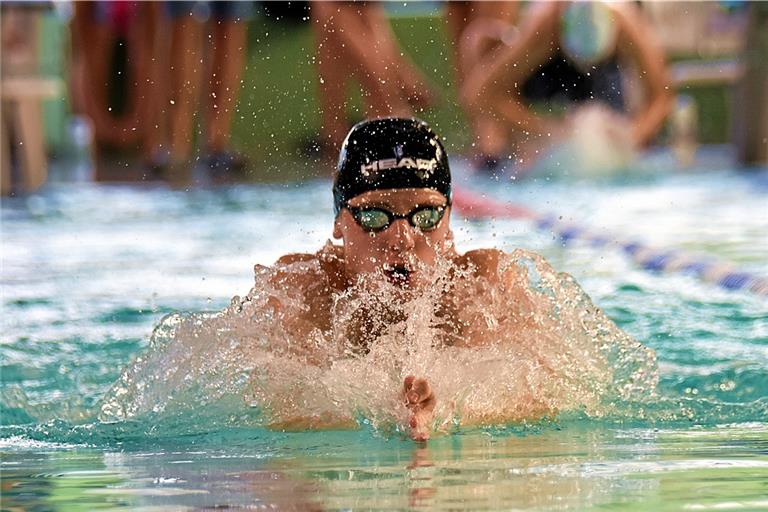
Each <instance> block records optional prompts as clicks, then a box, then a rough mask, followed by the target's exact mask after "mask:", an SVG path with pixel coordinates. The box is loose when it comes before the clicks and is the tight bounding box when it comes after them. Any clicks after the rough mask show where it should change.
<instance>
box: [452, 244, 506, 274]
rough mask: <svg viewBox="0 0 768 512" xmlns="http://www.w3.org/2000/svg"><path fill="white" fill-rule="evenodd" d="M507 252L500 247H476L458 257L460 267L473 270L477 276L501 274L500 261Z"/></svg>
mask: <svg viewBox="0 0 768 512" xmlns="http://www.w3.org/2000/svg"><path fill="white" fill-rule="evenodd" d="M506 257H507V253H505V252H504V251H500V250H499V249H474V250H471V251H467V252H465V253H464V254H462V255H461V256H459V257H458V259H457V261H456V263H457V264H458V266H459V267H460V268H465V269H468V270H471V271H472V273H473V274H474V275H475V276H477V277H488V278H491V277H496V276H498V275H499V263H501V261H502V260H503V259H505V258H506Z"/></svg>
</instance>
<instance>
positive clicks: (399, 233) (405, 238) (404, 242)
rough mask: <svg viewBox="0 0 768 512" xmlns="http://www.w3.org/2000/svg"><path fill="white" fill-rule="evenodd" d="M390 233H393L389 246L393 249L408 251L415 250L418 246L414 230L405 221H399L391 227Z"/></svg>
mask: <svg viewBox="0 0 768 512" xmlns="http://www.w3.org/2000/svg"><path fill="white" fill-rule="evenodd" d="M389 231H391V232H392V234H391V236H392V238H391V239H390V242H389V245H390V247H392V248H393V249H398V250H401V251H402V250H406V249H413V248H414V247H415V246H416V240H415V239H414V233H413V228H412V227H411V225H410V224H408V221H407V220H405V219H397V220H396V221H394V222H393V223H392V225H391V226H390V227H389Z"/></svg>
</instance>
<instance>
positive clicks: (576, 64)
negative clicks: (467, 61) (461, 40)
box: [461, 2, 671, 170]
mask: <svg viewBox="0 0 768 512" xmlns="http://www.w3.org/2000/svg"><path fill="white" fill-rule="evenodd" d="M478 30H480V29H478ZM487 32H488V33H489V34H493V33H494V32H497V29H495V28H494V27H493V26H489V27H488V28H487ZM630 69H632V70H634V73H632V72H630V71H629V70H630ZM461 97H462V99H463V101H464V104H465V108H466V109H467V110H468V111H469V112H472V117H475V118H482V117H490V118H493V119H495V120H497V121H500V122H503V123H504V125H505V126H506V130H504V132H503V133H502V132H501V131H497V132H494V133H493V134H492V135H494V136H495V137H491V136H485V137H481V138H479V139H478V142H479V144H480V146H479V148H478V149H479V152H480V154H481V155H482V156H483V159H482V161H483V162H491V163H492V162H494V161H496V160H498V159H500V158H501V155H499V151H500V148H504V147H507V148H509V152H510V154H514V155H515V160H516V163H517V164H518V168H519V169H521V170H523V169H526V168H529V167H530V166H531V165H532V164H533V163H534V162H535V161H536V160H537V159H539V158H540V157H541V156H542V155H544V154H546V153H547V152H549V150H550V148H551V147H552V146H553V145H555V144H558V145H559V144H563V143H568V145H569V146H570V147H572V148H573V149H576V150H578V151H587V152H589V154H582V155H580V157H579V158H578V160H579V162H578V164H579V166H583V167H585V168H589V167H596V168H599V170H605V169H606V168H610V167H616V166H619V167H621V166H622V165H625V164H626V163H627V162H628V161H629V159H631V155H632V153H633V151H634V150H635V149H636V148H641V147H643V146H644V145H646V144H647V143H648V142H649V141H650V140H651V139H652V138H653V137H654V135H655V134H656V133H657V132H658V131H659V129H660V128H661V127H662V125H663V122H664V119H665V117H666V116H667V114H668V113H669V111H670V108H671V94H670V90H669V78H668V75H667V70H666V64H665V57H664V54H663V52H662V51H661V49H660V48H659V47H658V45H657V43H656V42H655V40H654V35H653V32H652V31H651V30H650V28H649V27H647V25H646V23H645V21H644V20H643V18H642V16H641V14H640V13H639V11H638V10H637V8H636V7H635V6H634V5H633V4H628V3H621V4H613V3H611V4H608V3H602V2H570V3H559V2H553V3H537V4H533V5H532V6H530V7H529V8H528V10H527V11H526V12H525V13H524V15H523V17H522V19H521V21H520V24H519V30H518V31H517V33H515V35H514V36H513V37H511V38H510V40H508V41H505V44H504V45H499V46H498V48H497V49H496V50H494V51H492V52H489V54H488V55H487V56H486V58H485V59H484V60H483V61H481V62H479V63H478V64H477V65H476V66H474V67H473V69H472V70H470V71H468V76H467V78H466V79H465V81H464V84H463V86H462V90H461ZM574 107H579V108H574ZM585 107H587V108H585ZM502 137H503V138H502ZM571 142H573V143H572V144H571ZM505 159H506V158H505Z"/></svg>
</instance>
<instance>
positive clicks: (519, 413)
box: [100, 118, 657, 440]
mask: <svg viewBox="0 0 768 512" xmlns="http://www.w3.org/2000/svg"><path fill="white" fill-rule="evenodd" d="M333 193H334V194H333V195H334V204H335V209H336V216H335V221H334V226H333V234H334V236H335V237H336V238H339V239H341V241H342V243H341V244H333V243H331V242H328V243H327V244H326V245H325V247H323V248H322V249H321V250H319V251H318V252H317V253H314V254H290V255H287V256H283V257H282V258H280V259H279V260H278V261H277V262H276V263H275V264H274V265H271V266H263V265H256V268H255V283H254V286H253V288H252V289H251V290H250V291H249V292H248V294H247V295H246V296H244V297H242V298H241V297H235V298H233V300H232V303H231V304H230V306H228V307H227V308H225V309H224V310H222V311H220V312H217V313H213V314H207V313H202V314H192V315H189V314H187V315H184V314H177V315H169V316H168V317H166V318H165V319H164V320H163V321H162V322H161V324H160V325H159V326H158V327H157V329H155V333H154V334H153V339H152V342H151V344H150V347H149V350H148V351H147V352H146V353H145V354H142V355H141V357H140V358H138V359H137V361H136V362H135V363H134V364H133V365H132V366H131V367H129V368H128V369H126V371H125V372H123V375H122V376H121V378H120V380H119V381H118V382H117V383H116V384H115V386H114V387H113V389H112V390H111V391H110V393H109V394H108V396H107V397H106V398H105V400H104V402H103V404H102V406H101V414H100V418H101V419H103V420H105V421H121V420H125V419H128V418H136V417H140V416H142V415H144V414H149V415H150V416H151V417H153V418H156V417H157V416H158V415H169V414H170V415H173V414H181V415H182V417H184V418H187V417H188V414H189V412H193V416H192V417H198V422H200V421H202V420H200V419H199V416H200V415H207V416H206V417H208V418H211V421H213V422H214V423H216V424H218V423H219V422H221V421H225V422H226V421H232V422H233V423H234V425H237V426H247V425H248V424H250V422H255V424H256V425H259V426H261V425H265V424H266V425H267V426H269V427H271V428H273V429H281V430H306V429H312V428H336V427H344V428H349V427H356V426H359V425H370V426H371V427H372V428H374V429H377V430H378V429H379V428H384V429H388V428H390V427H395V428H396V429H401V428H402V429H403V430H404V431H407V432H408V434H409V435H410V436H411V437H412V438H413V439H416V440H425V439H427V438H428V437H429V436H430V434H431V433H433V432H435V431H442V430H445V429H448V428H452V427H453V426H459V425H461V426H472V425H490V424H496V425H499V424H508V423H510V422H520V421H527V420H531V419H540V418H542V417H544V416H547V417H548V416H552V415H555V414H567V413H568V412H569V411H573V412H575V413H577V414H588V415H596V416H599V415H605V414H612V413H613V412H615V411H616V410H617V409H621V408H622V407H625V405H624V404H626V403H631V402H632V401H636V400H644V399H645V398H647V397H648V396H649V395H651V394H652V393H653V389H654V385H655V382H656V379H657V371H656V365H655V359H654V356H653V352H652V351H650V350H648V349H646V348H645V347H643V346H642V345H640V344H639V343H637V342H636V341H635V340H633V339H632V338H630V337H629V336H627V335H626V334H625V333H624V332H622V331H621V329H619V328H618V327H617V326H616V325H615V324H614V323H613V322H611V320H610V319H609V318H607V317H606V316H605V315H604V314H603V313H602V312H601V311H600V310H599V308H596V307H595V306H594V305H593V304H592V303H591V301H590V300H589V297H587V296H586V294H585V293H584V292H583V291H582V290H581V288H580V287H579V286H578V284H577V283H576V282H575V281H574V280H573V278H571V277H570V276H568V275H567V274H559V273H557V272H555V271H554V270H553V269H552V268H551V267H550V266H549V265H548V264H547V263H546V261H544V259H543V258H541V257H540V256H538V255H536V254H534V253H532V252H529V251H526V250H523V249H514V250H512V251H510V252H503V251H499V250H494V249H482V250H473V251H469V252H467V253H464V254H460V253H458V252H457V251H456V249H455V247H454V244H453V236H452V233H451V225H450V224H451V219H450V213H451V174H450V169H449V167H448V159H447V156H446V154H445V149H444V148H443V145H442V143H441V142H440V139H439V138H438V137H437V136H436V135H435V133H434V132H433V131H432V130H431V129H430V128H429V127H428V126H427V125H426V124H425V123H423V122H422V121H419V120H416V119H397V118H387V119H376V120H372V121H366V122H363V123H360V124H358V125H356V126H355V127H354V128H353V129H352V131H351V132H350V133H349V135H348V136H347V138H346V140H345V142H344V144H343V147H342V150H341V155H340V158H339V164H338V169H337V172H336V176H335V181H334V186H333ZM243 400H245V401H246V403H247V404H248V405H250V406H251V407H248V408H245V409H244V408H243ZM195 415H197V416H195ZM203 422H204V421H203Z"/></svg>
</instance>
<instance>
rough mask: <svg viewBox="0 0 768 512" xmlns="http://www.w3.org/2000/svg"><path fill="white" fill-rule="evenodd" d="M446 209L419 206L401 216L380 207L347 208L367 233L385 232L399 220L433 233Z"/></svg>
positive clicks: (443, 207) (442, 207)
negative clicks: (404, 220)
mask: <svg viewBox="0 0 768 512" xmlns="http://www.w3.org/2000/svg"><path fill="white" fill-rule="evenodd" d="M445 208H446V207H445V206H417V207H416V208H414V209H413V210H411V211H410V212H408V213H406V214H404V215H401V214H399V213H394V212H391V211H389V210H386V209H384V208H379V207H372V206H357V207H355V206H347V209H348V210H349V212H350V213H351V214H352V217H353V218H354V219H355V222H357V224H358V225H359V226H360V227H361V228H363V229H364V230H365V231H368V232H373V233H375V232H378V231H384V230H385V229H387V228H388V227H389V226H390V225H391V224H392V223H393V222H395V221H396V220H397V219H406V220H407V221H408V223H409V224H410V225H411V226H413V227H415V228H417V229H419V230H421V231H432V230H433V229H435V228H436V227H437V225H438V224H439V223H440V220H441V219H442V218H443V214H444V213H445Z"/></svg>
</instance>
